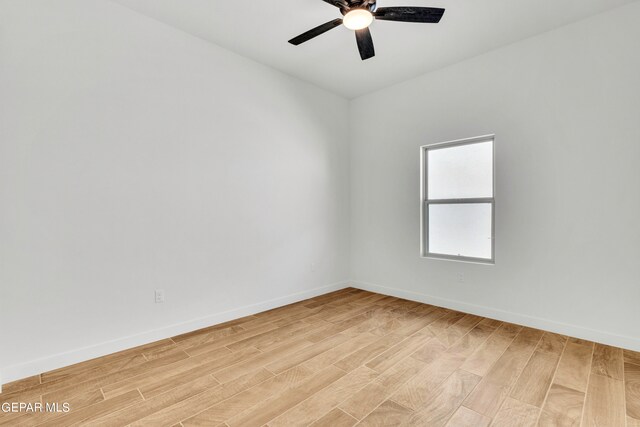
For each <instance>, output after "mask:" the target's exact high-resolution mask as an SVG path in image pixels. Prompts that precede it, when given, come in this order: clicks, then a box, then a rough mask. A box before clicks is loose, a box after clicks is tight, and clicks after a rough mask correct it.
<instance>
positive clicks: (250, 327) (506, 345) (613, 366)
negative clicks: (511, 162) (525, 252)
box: [0, 288, 640, 427]
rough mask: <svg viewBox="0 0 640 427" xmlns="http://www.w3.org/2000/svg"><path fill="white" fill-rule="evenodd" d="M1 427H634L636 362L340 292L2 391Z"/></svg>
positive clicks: (638, 419)
mask: <svg viewBox="0 0 640 427" xmlns="http://www.w3.org/2000/svg"><path fill="white" fill-rule="evenodd" d="M5 402H31V403H35V402H38V403H43V404H44V403H52V402H53V403H55V402H58V403H63V402H68V403H69V405H70V407H71V411H70V412H68V413H55V412H48V413H3V412H0V425H11V426H36V425H44V426H70V425H91V426H179V427H180V426H182V427H187V426H226V427H240V426H241V427H245V426H269V427H280V426H338V427H339V426H353V425H363V426H396V425H416V426H449V427H461V426H474V427H475V426H480V427H481V426H536V425H539V426H580V425H583V426H610V427H611V426H629V427H632V426H640V353H636V352H632V351H627V350H622V349H619V348H614V347H609V346H606V345H601V344H595V343H592V342H588V341H583V340H579V339H574V338H570V337H565V336H562V335H557V334H553V333H550V332H544V331H540V330H535V329H531V328H527V327H521V326H518V325H513V324H509V323H503V322H499V321H496V320H492V319H487V318H482V317H479V316H474V315H471V314H465V313H460V312H457V311H453V310H448V309H444V308H441V307H435V306H430V305H426V304H420V303H416V302H412V301H407V300H402V299H398V298H393V297H390V296H385V295H379V294H375V293H371V292H366V291H361V290H357V289H352V288H348V289H344V290H341V291H337V292H333V293H330V294H326V295H322V296H319V297H316V298H312V299H309V300H306V301H301V302H298V303H295V304H291V305H288V306H286V307H281V308H277V309H274V310H270V311H266V312H263V313H259V314H256V315H253V316H248V317H245V318H242V319H237V320H234V321H231V322H227V323H224V324H220V325H215V326H212V327H209V328H205V329H201V330H198V331H194V332H190V333H187V334H184V335H180V336H177V337H173V338H171V339H166V340H162V341H158V342H155V343H152V344H149V345H145V346H142V347H137V348H133V349H130V350H126V351H122V352H119V353H115V354H111V355H108V356H105V357H101V358H98V359H94V360H90V361H87V362H84V363H80V364H77V365H73V366H69V367H66V368H62V369H57V370H55V371H51V372H45V373H43V374H41V375H36V376H34V377H30V378H26V379H24V380H21V381H17V382H14V383H10V384H6V385H5V386H4V393H2V394H0V403H5Z"/></svg>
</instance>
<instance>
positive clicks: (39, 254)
mask: <svg viewBox="0 0 640 427" xmlns="http://www.w3.org/2000/svg"><path fill="white" fill-rule="evenodd" d="M0 31H1V33H0V291H1V295H0V325H2V327H1V328H0V371H2V373H3V379H2V381H0V382H8V381H11V380H13V379H17V378H19V377H23V376H26V375H31V374H35V373H38V372H39V371H42V370H46V369H51V368H55V367H58V366H60V365H64V364H68V363H73V362H77V361H78V360H81V359H85V358H89V357H94V356H97V355H100V354H103V353H108V352H111V351H115V350H118V349H120V348H124V347H128V346H132V345H136V344H140V343H142V342H145V341H153V340H154V339H158V338H161V337H163V336H167V335H171V334H173V333H177V332H181V331H185V330H191V329H196V328H197V327H202V326H205V325H207V324H212V323H217V322H219V321H222V320H226V319H229V318H234V317H239V316H241V315H244V314H248V313H251V312H255V311H261V310H264V309H267V308H271V307H273V306H276V305H282V304H285V303H287V302H292V301H293V300H296V299H302V298H304V297H309V296H312V295H314V294H317V293H324V292H327V291H328V290H332V289H334V288H336V287H341V286H343V284H342V283H339V282H341V281H344V280H345V279H346V278H347V277H348V268H349V267H348V264H349V248H348V244H349V231H348V227H349V202H348V200H349V198H348V197H349V194H348V191H349V186H348V179H349V175H348V140H347V134H348V125H347V114H348V102H347V101H346V100H344V99H342V98H340V97H338V96H335V95H332V94H330V93H328V92H325V91H323V90H320V89H318V88H316V87H313V86H311V85H308V84H306V83H302V82H299V81H297V80H295V79H293V78H290V77H288V76H286V75H284V74H281V73H278V72H276V71H273V70H271V69H269V68H266V67H264V66H261V65H258V64H257V63H255V62H252V61H249V60H247V59H243V58H241V57H239V56H237V55H235V54H232V53H230V52H228V51H225V50H223V49H221V48H218V47H216V46H213V45H211V44H209V43H206V42H204V41H202V40H200V39H197V38H194V37H192V36H189V35H187V34H184V33H181V32H179V31H177V30H174V29H171V28H170V27H168V26H165V25H163V24H160V23H158V22H156V21H153V20H151V19H148V18H145V17H143V16H142V15H138V14H137V13H135V12H132V11H130V10H128V9H126V8H124V7H122V6H119V5H116V4H114V3H111V2H108V1H104V0H64V1H62V0H56V1H52V0H30V1H28V2H24V1H21V0H5V1H2V3H1V4H0ZM312 263H313V264H315V267H314V270H315V271H312V268H311V264H312ZM329 285H333V286H329ZM154 289H164V290H165V291H166V297H167V301H166V303H164V304H154V300H153V293H154ZM253 304H257V305H253ZM184 322H187V323H184ZM112 340H116V341H113V342H111V341H112Z"/></svg>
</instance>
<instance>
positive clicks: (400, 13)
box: [289, 0, 444, 61]
mask: <svg viewBox="0 0 640 427" xmlns="http://www.w3.org/2000/svg"><path fill="white" fill-rule="evenodd" d="M323 1H324V2H325V3H329V4H331V5H333V6H335V7H337V8H339V9H340V12H341V13H342V15H343V18H337V19H334V20H333V21H329V22H327V23H325V24H322V25H319V26H317V27H315V28H313V29H311V30H309V31H307V32H306V33H302V34H300V35H299V36H298V37H294V38H292V39H291V40H289V43H291V44H292V45H295V46H298V45H299V44H302V43H304V42H306V41H309V40H311V39H312V38H314V37H317V36H319V35H320V34H323V33H326V32H327V31H329V30H331V29H332V28H335V27H337V26H339V25H342V24H344V26H345V27H347V28H349V29H350V30H354V31H355V32H356V41H357V43H358V50H359V51H360V58H362V60H363V61H364V60H365V59H369V58H372V57H373V56H374V55H375V49H374V48H373V39H372V38H371V32H370V31H369V25H371V23H372V22H373V20H374V19H380V20H383V21H399V22H424V23H434V24H435V23H438V22H440V19H441V18H442V15H443V14H444V9H440V8H437V7H412V6H394V7H380V8H378V7H376V6H377V5H376V2H377V0H323Z"/></svg>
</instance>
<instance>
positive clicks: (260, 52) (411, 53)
mask: <svg viewBox="0 0 640 427" xmlns="http://www.w3.org/2000/svg"><path fill="white" fill-rule="evenodd" d="M114 1H116V2H118V3H120V4H122V5H124V6H127V7H129V8H131V9H134V10H136V11H138V12H141V13H143V14H145V15H148V16H150V17H152V18H155V19H157V20H159V21H161V22H164V23H166V24H169V25H171V26H173V27H175V28H178V29H181V30H183V31H186V32H188V33H191V34H193V35H195V36H198V37H201V38H203V39H205V40H209V41H211V42H213V43H216V44H218V45H220V46H223V47H225V48H227V49H229V50H232V51H235V52H236V53H239V54H240V55H243V56H246V57H249V58H252V59H254V60H256V61H258V62H261V63H263V64H266V65H269V66H271V67H273V68H276V69H278V70H281V71H283V72H285V73H287V74H289V75H292V76H295V77H298V78H300V79H303V80H306V81H309V82H311V83H314V84H316V85H318V86H320V87H323V88H325V89H328V90H330V91H333V92H335V93H337V94H339V95H342V96H345V97H347V98H353V97H356V96H359V95H362V94H364V93H367V92H370V91H373V90H376V89H379V88H382V87H385V86H388V85H391V84H393V83H397V82H400V81H402V80H406V79H408V78H411V77H415V76H417V75H420V74H423V73H425V72H428V71H431V70H434V69H437V68H441V67H444V66H446V65H449V64H452V63H455V62H458V61H461V60H463V59H466V58H470V57H472V56H476V55H478V54H481V53H483V52H487V51H489V50H491V49H495V48H497V47H500V46H504V45H507V44H510V43H513V42H515V41H518V40H522V39H524V38H526V37H530V36H532V35H535V34H539V33H542V32H545V31H549V30H551V29H554V28H557V27H560V26H562V25H565V24H568V23H570V22H575V21H578V20H580V19H583V18H586V17H588V16H591V15H595V14H597V13H600V12H603V11H605V10H608V9H613V8H615V7H617V6H621V5H623V4H626V3H632V2H633V1H635V0H378V7H382V6H434V7H443V8H445V9H446V12H445V14H444V17H443V18H442V21H440V23H439V24H413V23H400V22H389V21H377V22H374V23H373V24H372V25H371V32H372V35H373V40H374V43H375V48H376V56H375V57H374V58H372V59H369V60H367V61H361V60H360V57H359V55H358V50H357V47H356V42H355V37H354V35H353V34H352V31H350V30H348V29H346V28H345V27H343V26H340V27H338V28H335V29H333V30H331V31H329V32H328V33H325V34H323V35H321V36H319V37H317V38H316V39H313V40H311V41H309V42H307V43H304V44H302V45H300V46H297V47H295V46H292V45H290V44H289V43H287V40H289V39H290V38H292V37H294V36H297V35H298V34H300V33H302V32H305V31H307V30H309V29H311V28H312V27H315V26H317V25H319V24H321V23H324V22H327V21H330V20H332V19H334V18H337V17H340V16H341V15H340V12H339V11H338V9H337V8H335V7H333V6H331V5H329V4H327V3H325V2H323V1H322V0H253V1H249V2H246V1H245V2H239V1H237V0H114Z"/></svg>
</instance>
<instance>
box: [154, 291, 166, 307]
mask: <svg viewBox="0 0 640 427" xmlns="http://www.w3.org/2000/svg"><path fill="white" fill-rule="evenodd" d="M163 302H164V290H163V289H156V304H161V303H163Z"/></svg>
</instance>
